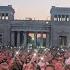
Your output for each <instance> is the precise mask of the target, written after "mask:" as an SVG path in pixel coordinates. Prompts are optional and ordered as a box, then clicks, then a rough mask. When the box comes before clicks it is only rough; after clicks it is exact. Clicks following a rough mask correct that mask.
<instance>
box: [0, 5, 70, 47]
mask: <svg viewBox="0 0 70 70" xmlns="http://www.w3.org/2000/svg"><path fill="white" fill-rule="evenodd" d="M14 13H15V11H14V9H13V8H12V6H11V5H8V6H0V45H1V46H12V47H14V46H16V47H19V46H23V47H28V48H31V47H34V48H45V47H53V46H54V47H56V46H59V47H65V46H66V47H69V45H70V8H64V7H55V6H52V8H51V10H50V13H51V20H50V21H48V20H32V19H28V20H15V19H14Z"/></svg>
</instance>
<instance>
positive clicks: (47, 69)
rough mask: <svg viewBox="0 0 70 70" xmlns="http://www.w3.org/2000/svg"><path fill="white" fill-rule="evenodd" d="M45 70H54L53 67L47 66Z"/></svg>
mask: <svg viewBox="0 0 70 70" xmlns="http://www.w3.org/2000/svg"><path fill="white" fill-rule="evenodd" d="M45 70H55V67H54V66H53V65H47V66H46V69H45Z"/></svg>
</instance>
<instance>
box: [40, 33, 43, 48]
mask: <svg viewBox="0 0 70 70" xmlns="http://www.w3.org/2000/svg"><path fill="white" fill-rule="evenodd" d="M40 46H41V47H43V33H41V42H40Z"/></svg>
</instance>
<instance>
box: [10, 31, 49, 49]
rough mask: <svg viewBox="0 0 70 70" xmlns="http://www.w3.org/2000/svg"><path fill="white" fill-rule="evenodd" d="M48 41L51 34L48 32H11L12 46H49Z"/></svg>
mask: <svg viewBox="0 0 70 70" xmlns="http://www.w3.org/2000/svg"><path fill="white" fill-rule="evenodd" d="M48 43H49V34H48V33H46V32H24V31H12V32H11V45H12V46H17V47H19V46H33V47H34V48H38V47H39V48H45V47H48V46H49V45H48Z"/></svg>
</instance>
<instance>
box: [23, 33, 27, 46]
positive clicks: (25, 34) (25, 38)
mask: <svg viewBox="0 0 70 70" xmlns="http://www.w3.org/2000/svg"><path fill="white" fill-rule="evenodd" d="M23 35H24V46H26V45H27V33H26V32H24V33H23Z"/></svg>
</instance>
